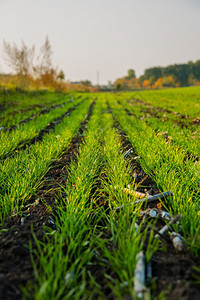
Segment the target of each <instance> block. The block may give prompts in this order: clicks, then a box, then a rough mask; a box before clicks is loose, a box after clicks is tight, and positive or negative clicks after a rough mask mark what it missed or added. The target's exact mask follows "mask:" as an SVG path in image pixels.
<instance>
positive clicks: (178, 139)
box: [120, 99, 200, 162]
mask: <svg viewBox="0 0 200 300" xmlns="http://www.w3.org/2000/svg"><path fill="white" fill-rule="evenodd" d="M120 101H121V104H122V105H123V107H124V108H125V107H126V109H128V111H129V112H131V114H134V115H135V116H136V117H137V118H139V119H143V120H144V121H146V122H147V124H148V125H150V126H151V127H152V128H153V129H154V130H155V131H156V133H157V135H163V137H165V138H166V139H167V141H168V142H173V143H176V144H177V146H180V147H181V148H182V150H184V151H185V154H186V155H189V156H193V159H194V162H195V161H196V159H198V158H200V149H199V141H200V128H199V126H195V125H191V126H190V127H185V126H183V127H182V128H181V126H180V125H179V124H178V123H176V121H175V119H174V118H173V116H171V115H170V114H163V113H162V114H161V113H160V116H159V117H158V115H157V116H156V117H154V116H152V115H151V114H148V111H147V113H145V114H144V111H143V106H142V105H140V104H136V103H135V104H134V105H133V106H131V105H128V104H127V102H126V101H124V100H122V99H120Z"/></svg>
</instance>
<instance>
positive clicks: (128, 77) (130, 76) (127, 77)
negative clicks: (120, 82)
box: [126, 69, 136, 79]
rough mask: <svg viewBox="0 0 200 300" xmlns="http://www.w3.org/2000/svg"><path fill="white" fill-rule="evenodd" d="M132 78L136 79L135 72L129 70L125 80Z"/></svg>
mask: <svg viewBox="0 0 200 300" xmlns="http://www.w3.org/2000/svg"><path fill="white" fill-rule="evenodd" d="M132 78H136V76H135V71H134V70H133V69H129V70H128V76H126V79H132Z"/></svg>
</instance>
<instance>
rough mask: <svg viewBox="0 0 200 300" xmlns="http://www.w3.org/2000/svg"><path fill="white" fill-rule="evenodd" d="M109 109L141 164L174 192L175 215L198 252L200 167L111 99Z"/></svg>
mask: <svg viewBox="0 0 200 300" xmlns="http://www.w3.org/2000/svg"><path fill="white" fill-rule="evenodd" d="M109 103H110V106H111V107H112V109H113V111H114V114H115V115H116V117H117V119H118V121H119V123H120V126H121V127H122V129H123V130H124V131H125V132H126V134H127V135H128V137H129V139H130V141H131V143H132V145H133V147H134V149H135V150H136V152H137V154H138V155H139V156H140V157H141V160H140V163H141V165H142V167H143V168H144V169H145V170H146V172H147V173H148V174H149V175H150V176H151V177H152V176H153V178H154V181H155V182H156V183H157V186H158V188H159V189H160V190H161V191H166V190H171V191H172V192H173V194H174V196H173V199H171V201H170V203H171V206H172V209H173V211H174V213H175V214H176V213H181V214H182V218H181V224H182V229H183V234H184V236H185V238H186V240H187V241H188V244H191V246H192V247H191V250H192V251H193V252H194V253H196V254H197V253H198V249H199V246H200V238H199V235H198V231H199V229H200V225H199V215H198V211H199V197H200V195H199V180H200V166H199V164H194V162H193V160H190V159H188V160H185V152H184V151H181V150H180V148H179V147H176V146H175V145H172V144H171V143H168V142H166V140H165V139H164V138H163V137H162V136H158V135H156V134H155V132H154V130H153V129H152V128H151V127H149V126H148V125H147V124H146V123H145V122H144V121H143V120H138V119H137V118H135V117H134V116H132V117H129V116H128V115H127V114H126V112H125V111H123V110H122V107H121V106H120V105H119V104H116V99H114V98H113V99H111V98H110V101H109Z"/></svg>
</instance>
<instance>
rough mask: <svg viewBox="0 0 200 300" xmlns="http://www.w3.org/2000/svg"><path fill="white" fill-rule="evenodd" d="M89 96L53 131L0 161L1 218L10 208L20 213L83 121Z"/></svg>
mask: <svg viewBox="0 0 200 300" xmlns="http://www.w3.org/2000/svg"><path fill="white" fill-rule="evenodd" d="M79 101H80V100H79ZM91 101H92V100H91V98H90V99H86V100H85V101H84V102H83V103H81V104H80V105H79V106H78V108H77V109H76V110H74V111H72V112H71V114H70V115H69V116H66V117H65V118H63V120H62V121H61V123H59V124H57V125H56V127H55V129H54V131H52V132H50V133H48V134H46V135H44V137H43V140H42V141H40V142H37V143H35V144H33V145H31V146H30V147H28V148H26V149H25V150H24V151H20V152H19V153H16V155H14V156H13V157H11V158H8V159H6V160H5V161H4V162H3V163H1V164H0V182H1V188H0V220H1V222H4V219H5V217H6V216H7V215H9V214H11V213H12V212H13V211H15V212H17V213H18V212H20V209H21V207H22V205H23V204H24V202H26V201H28V199H29V195H31V193H33V192H34V191H35V190H36V189H37V187H38V185H39V183H40V181H41V179H42V178H43V176H44V175H45V173H46V172H47V170H48V168H49V165H50V164H51V161H52V159H57V158H58V157H59V156H60V155H61V153H62V151H63V149H65V148H66V147H67V146H68V145H69V143H70V140H71V139H72V137H73V136H74V134H75V133H76V131H77V129H78V127H79V125H80V123H81V122H82V121H83V120H84V118H85V115H86V114H87V111H88V108H89V106H90V104H91Z"/></svg>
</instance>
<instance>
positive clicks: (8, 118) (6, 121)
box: [0, 94, 73, 130]
mask: <svg viewBox="0 0 200 300" xmlns="http://www.w3.org/2000/svg"><path fill="white" fill-rule="evenodd" d="M54 98H55V99H54V101H53V102H48V103H45V102H44V103H40V104H36V105H32V104H31V102H30V106H29V107H27V108H26V109H22V110H18V108H17V107H15V106H14V105H13V106H14V107H15V110H14V111H12V112H9V113H8V112H7V111H5V113H7V115H5V113H4V117H0V126H1V127H0V128H1V130H11V129H12V127H14V126H19V125H20V123H23V122H25V121H26V120H27V119H31V118H34V117H37V116H38V115H39V114H43V113H45V112H48V111H49V110H51V109H53V108H54V107H55V108H56V107H57V106H59V105H62V104H65V103H66V102H67V101H70V99H73V97H72V96H70V95H69V94H68V95H62V97H61V95H60V96H58V95H57V97H56V95H55V96H54ZM24 120H25V121H24Z"/></svg>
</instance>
